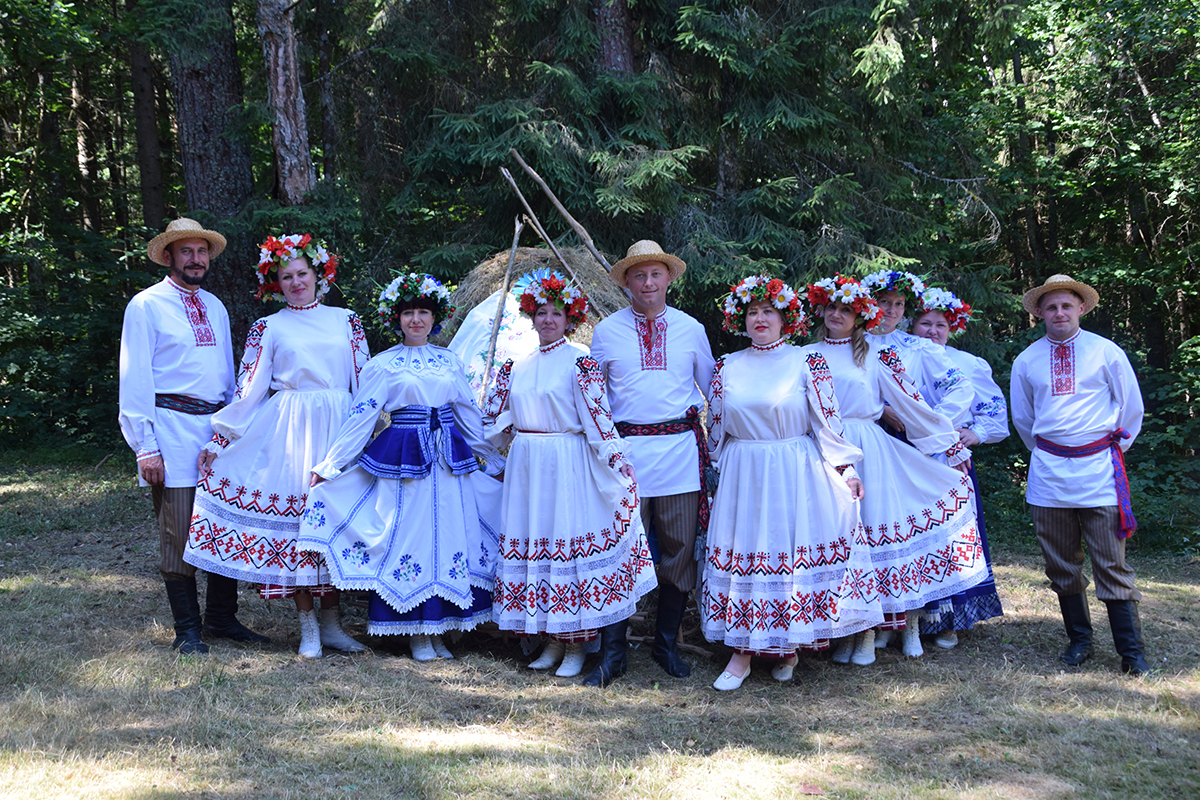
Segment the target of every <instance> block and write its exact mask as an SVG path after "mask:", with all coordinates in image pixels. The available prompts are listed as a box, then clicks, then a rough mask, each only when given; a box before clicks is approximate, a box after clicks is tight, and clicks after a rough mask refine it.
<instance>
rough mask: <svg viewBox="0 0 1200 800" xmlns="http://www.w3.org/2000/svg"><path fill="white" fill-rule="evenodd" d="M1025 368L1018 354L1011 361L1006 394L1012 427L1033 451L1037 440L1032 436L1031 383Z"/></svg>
mask: <svg viewBox="0 0 1200 800" xmlns="http://www.w3.org/2000/svg"><path fill="white" fill-rule="evenodd" d="M1026 352H1029V351H1028V350H1026ZM1026 369H1027V361H1026V360H1025V359H1022V358H1021V357H1020V356H1018V357H1017V360H1016V361H1014V362H1013V368H1012V377H1011V378H1010V379H1009V390H1008V396H1009V398H1010V399H1011V400H1012V421H1013V427H1014V428H1016V429H1017V434H1018V435H1019V436H1020V437H1021V441H1022V442H1024V443H1025V447H1027V448H1028V449H1029V451H1030V452H1033V450H1034V449H1036V447H1037V441H1036V440H1035V439H1034V438H1033V385H1032V384H1031V383H1030V382H1029V379H1028V378H1027V377H1026V376H1025V371H1026Z"/></svg>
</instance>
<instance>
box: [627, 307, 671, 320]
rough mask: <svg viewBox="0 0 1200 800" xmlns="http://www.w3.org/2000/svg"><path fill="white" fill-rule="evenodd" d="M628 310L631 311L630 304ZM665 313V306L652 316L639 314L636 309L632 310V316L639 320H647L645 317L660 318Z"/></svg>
mask: <svg viewBox="0 0 1200 800" xmlns="http://www.w3.org/2000/svg"><path fill="white" fill-rule="evenodd" d="M629 310H630V311H633V307H632V306H631V307H630V309H629ZM666 313H667V307H666V306H663V310H662V311H660V312H658V313H657V314H655V315H654V316H653V317H651V316H650V315H649V314H639V313H638V312H637V311H633V318H634V319H639V320H647V319H653V320H659V319H662V317H663V316H664V315H665V314H666Z"/></svg>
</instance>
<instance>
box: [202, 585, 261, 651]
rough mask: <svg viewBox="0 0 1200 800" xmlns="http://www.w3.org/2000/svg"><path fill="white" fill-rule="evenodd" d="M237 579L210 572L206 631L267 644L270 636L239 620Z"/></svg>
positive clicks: (218, 635)
mask: <svg viewBox="0 0 1200 800" xmlns="http://www.w3.org/2000/svg"><path fill="white" fill-rule="evenodd" d="M237 610H238V599H237V581H236V580H234V579H233V578H226V577H225V576H224V575H214V574H213V573H211V572H210V573H208V603H207V607H206V608H205V610H204V632H205V633H206V634H208V635H209V636H212V637H215V638H217V639H232V640H233V641H235V642H256V643H258V644H267V643H268V642H270V641H271V639H270V637H269V636H263V635H262V634H261V633H255V632H254V631H252V630H250V629H249V628H247V627H246V626H245V625H243V624H242V623H240V622H238V621H237Z"/></svg>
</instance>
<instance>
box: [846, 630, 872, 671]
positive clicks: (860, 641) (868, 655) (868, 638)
mask: <svg viewBox="0 0 1200 800" xmlns="http://www.w3.org/2000/svg"><path fill="white" fill-rule="evenodd" d="M850 663H852V664H857V665H858V666H860V667H867V666H870V665H871V664H874V663H875V631H874V630H869V631H863V632H862V633H860V634H858V635H857V636H855V637H854V655H852V656H850Z"/></svg>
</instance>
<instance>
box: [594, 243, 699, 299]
mask: <svg viewBox="0 0 1200 800" xmlns="http://www.w3.org/2000/svg"><path fill="white" fill-rule="evenodd" d="M648 261H657V262H659V263H660V264H666V265H667V271H668V272H670V273H671V280H675V279H676V278H678V277H679V276H680V275H682V274H683V271H684V270H686V269H687V264H685V263H684V262H683V259H682V258H679V257H678V256H673V255H671V254H670V253H664V252H663V249H662V248H661V247H659V245H658V242H654V241H651V240H649V239H642V240H641V241H640V242H634V243H633V244H632V245H631V246H630V248H629V250H628V251H626V253H625V257H624V258H622V259H621V260H620V261H618V262H617V263H616V264H613V268H612V272H611V273H610V275H611V277H612V279H613V283H615V284H617V286H620V287H623V288H628V287H629V284H628V283H627V282H626V280H625V273H626V272H628V271H629V270H630V269H632V268H633V267H636V266H637V265H638V264H645V263H646V262H648Z"/></svg>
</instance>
